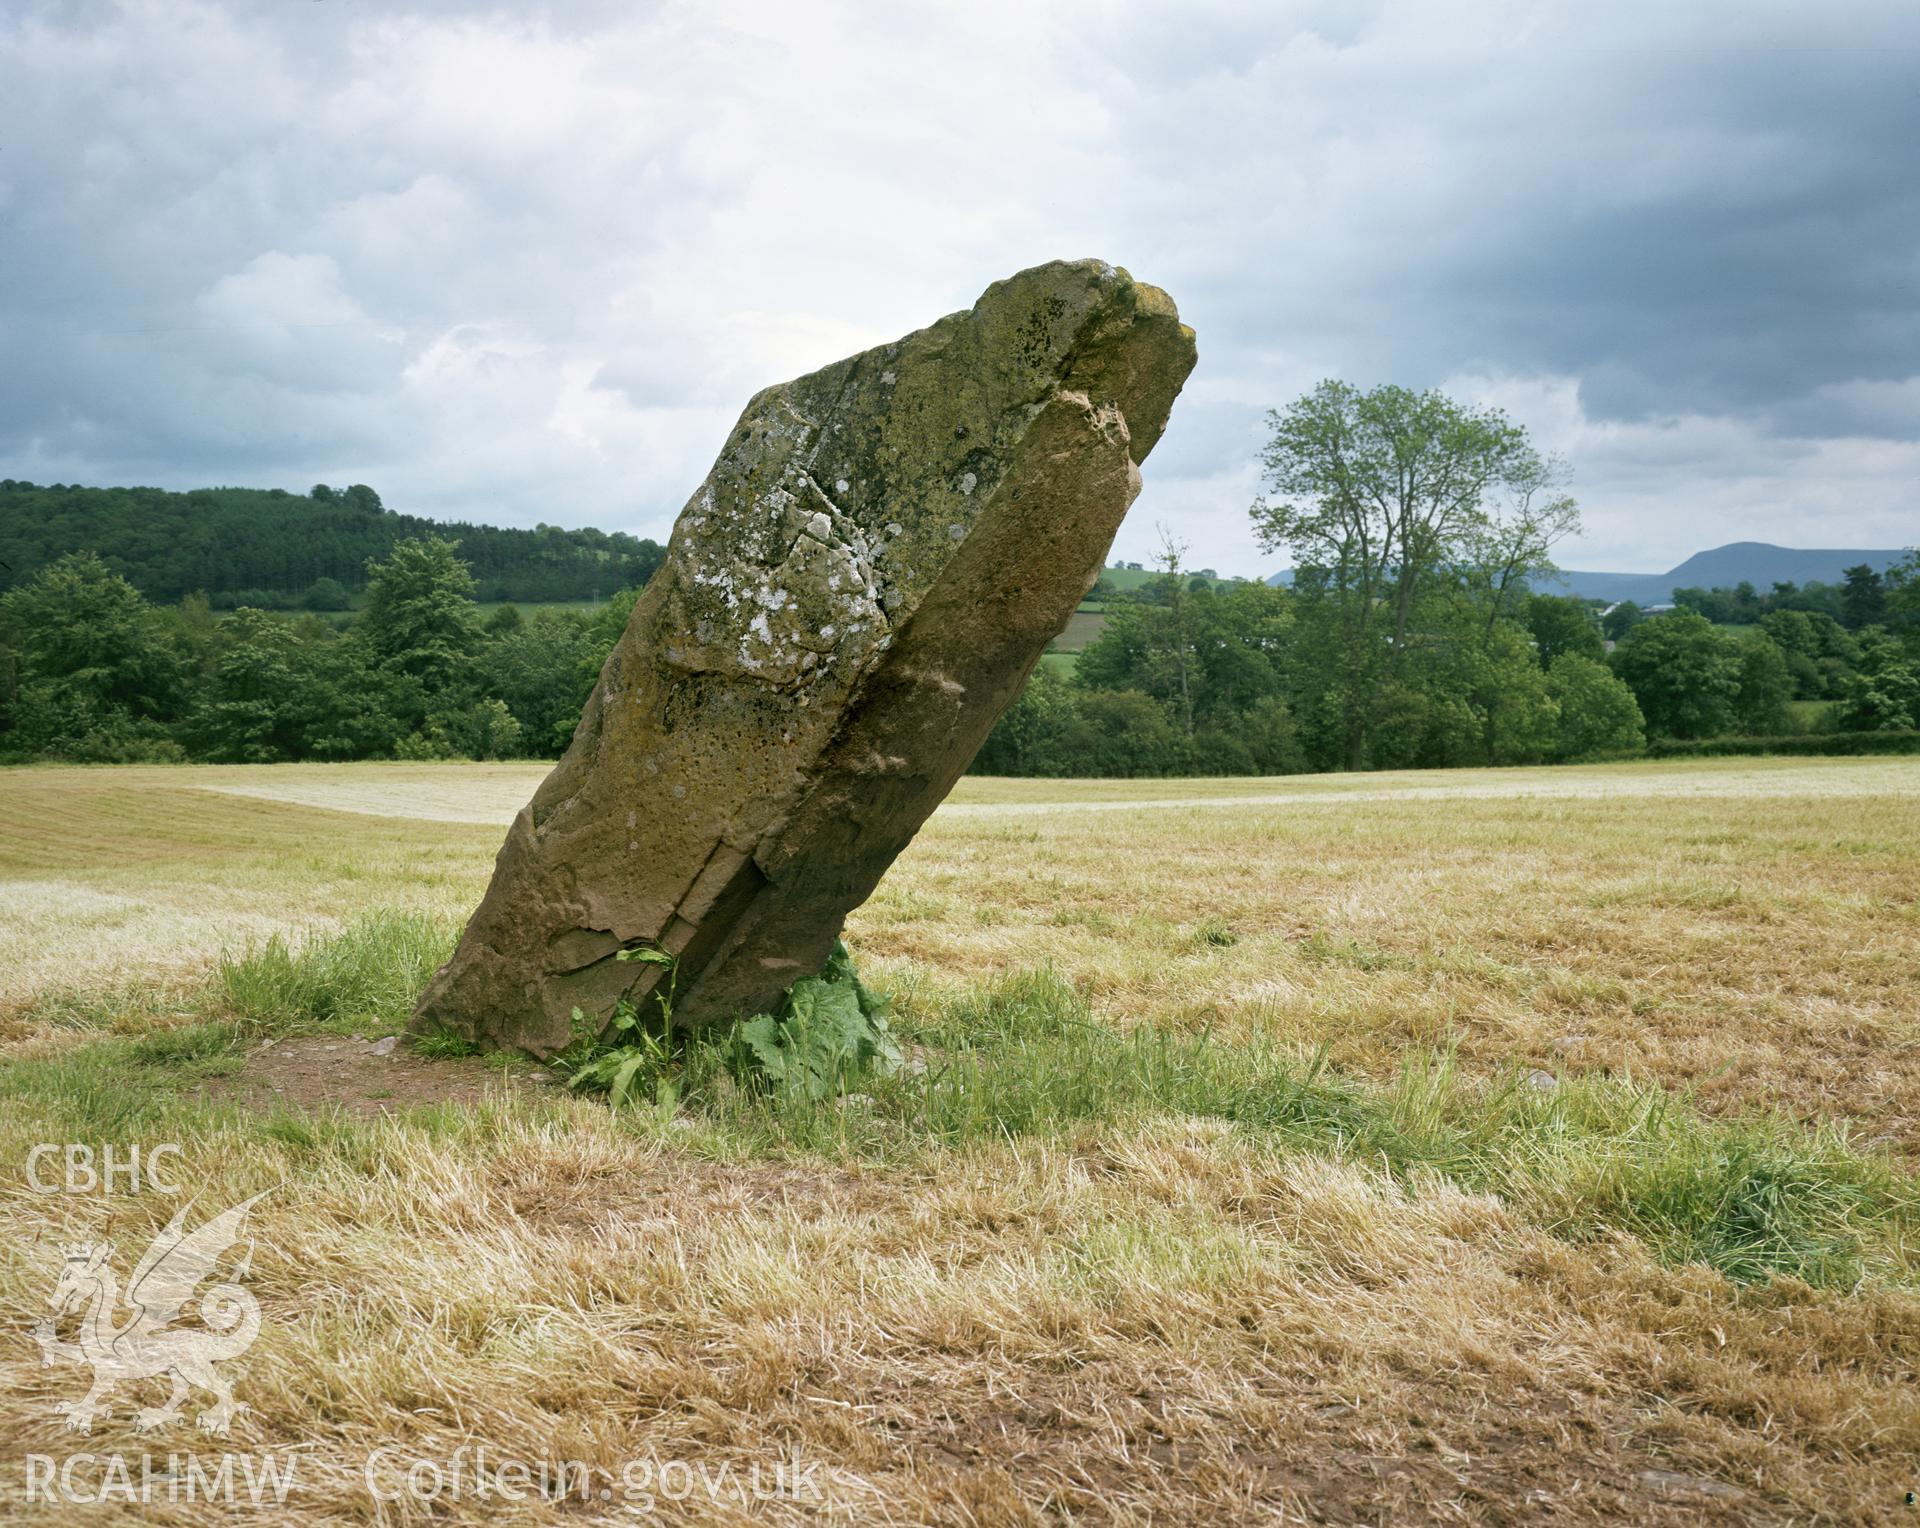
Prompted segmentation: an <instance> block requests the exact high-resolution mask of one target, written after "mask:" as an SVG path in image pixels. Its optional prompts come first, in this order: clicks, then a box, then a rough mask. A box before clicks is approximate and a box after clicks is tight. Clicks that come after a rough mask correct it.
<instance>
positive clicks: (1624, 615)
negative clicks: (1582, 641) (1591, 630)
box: [1600, 600, 1647, 642]
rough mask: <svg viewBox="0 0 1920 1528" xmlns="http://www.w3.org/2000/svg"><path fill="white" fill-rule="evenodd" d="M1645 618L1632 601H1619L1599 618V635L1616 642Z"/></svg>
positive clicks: (1643, 613) (1642, 611)
mask: <svg viewBox="0 0 1920 1528" xmlns="http://www.w3.org/2000/svg"><path fill="white" fill-rule="evenodd" d="M1646 618H1647V613H1646V612H1645V611H1644V610H1642V609H1641V608H1640V607H1639V606H1638V605H1636V604H1635V603H1634V602H1633V601H1632V600H1621V601H1620V603H1619V604H1617V605H1614V606H1612V607H1610V608H1609V609H1608V611H1607V613H1606V614H1605V615H1603V616H1601V617H1600V635H1601V636H1603V637H1605V638H1606V639H1607V640H1608V641H1609V642H1618V641H1620V640H1621V638H1623V637H1625V636H1626V634H1627V633H1628V632H1630V631H1632V630H1633V628H1634V627H1636V626H1638V625H1639V624H1640V623H1641V622H1642V621H1644V620H1645V619H1646Z"/></svg>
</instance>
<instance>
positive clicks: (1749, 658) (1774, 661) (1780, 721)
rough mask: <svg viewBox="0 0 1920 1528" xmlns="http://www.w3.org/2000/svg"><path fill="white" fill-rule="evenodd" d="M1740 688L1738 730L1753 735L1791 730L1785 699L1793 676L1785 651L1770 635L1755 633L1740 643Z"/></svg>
mask: <svg viewBox="0 0 1920 1528" xmlns="http://www.w3.org/2000/svg"><path fill="white" fill-rule="evenodd" d="M1738 646H1739V652H1740V690H1739V694H1738V695H1737V696H1736V697H1735V698H1734V715H1735V718H1736V719H1737V720H1738V722H1739V724H1740V730H1741V731H1742V732H1745V733H1747V734H1748V735H1749V736H1752V737H1774V736H1777V735H1778V734H1780V733H1782V732H1787V731H1789V730H1791V727H1792V721H1791V714H1790V713H1789V712H1788V710H1787V702H1788V701H1789V700H1791V699H1792V698H1793V678H1792V676H1791V675H1790V674H1789V673H1788V671H1787V659H1786V654H1784V653H1783V652H1781V651H1780V649H1779V647H1778V646H1777V645H1775V644H1774V642H1772V641H1771V640H1770V639H1769V638H1767V637H1765V636H1763V635H1761V634H1760V633H1759V632H1754V633H1752V634H1750V635H1748V636H1746V637H1743V638H1742V639H1741V640H1740V642H1739V644H1738Z"/></svg>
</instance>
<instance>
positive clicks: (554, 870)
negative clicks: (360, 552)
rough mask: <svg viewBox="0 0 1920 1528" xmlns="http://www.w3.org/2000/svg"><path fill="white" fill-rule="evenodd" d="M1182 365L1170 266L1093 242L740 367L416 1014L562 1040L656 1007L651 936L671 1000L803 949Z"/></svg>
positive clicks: (923, 799)
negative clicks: (663, 530) (585, 691)
mask: <svg viewBox="0 0 1920 1528" xmlns="http://www.w3.org/2000/svg"><path fill="white" fill-rule="evenodd" d="M1193 364H1194V347H1193V331H1192V330H1190V329H1188V328H1186V327H1185V326H1184V325H1183V324H1181V322H1180V318H1179V314H1178V313H1177V312H1176V311H1175V309H1174V305H1173V302H1172V300H1171V299H1170V298H1168V296H1167V295H1166V294H1165V293H1164V292H1162V291H1160V290H1158V289H1157V288H1155V287H1150V286H1144V285H1142V284H1140V283H1138V282H1136V281H1134V280H1133V278H1132V277H1131V276H1129V275H1128V274H1127V273H1126V272H1125V271H1123V270H1117V269H1115V268H1114V267H1113V266H1111V265H1107V264H1104V263H1102V262H1100V261H1094V260H1082V261H1076V262H1072V263H1056V264H1053V265H1043V266H1039V267H1037V268H1036V269H1033V270H1029V271H1023V272H1021V273H1020V274H1019V275H1017V276H1014V277H1012V278H1011V279H1009V280H1006V281H1002V282H998V283H996V284H995V285H993V286H991V287H989V288H988V289H987V291H986V293H985V294H984V295H983V296H982V297H981V298H980V300H979V302H977V303H976V304H974V306H973V307H972V308H971V309H970V310H969V311H967V312H965V313H955V314H951V315H949V316H948V317H946V318H943V319H941V320H940V321H939V322H938V323H936V324H934V325H933V326H932V327H930V328H927V329H922V330H920V331H919V332H918V333H916V334H910V335H908V336H907V337H906V338H905V339H902V340H897V341H895V342H894V343H893V344H891V345H883V346H881V347H880V348H878V349H876V350H869V351H866V352H864V353H863V354H861V355H857V356H853V357H851V358H850V359H848V360H844V361H839V362H836V363H835V364H834V365H831V366H828V367H826V368H824V369H823V370H820V371H817V372H814V373H813V374H812V375H810V376H805V377H801V378H800V379H799V380H797V381H794V382H788V383H785V384H783V385H781V386H778V387H772V388H768V389H767V390H766V391H764V392H762V393H760V394H759V395H758V396H756V397H755V398H754V399H753V401H752V402H751V403H749V404H748V405H747V409H746V412H745V413H744V414H743V415H742V416H741V418H740V422H739V423H738V424H737V425H736V426H735V427H734V429H733V432H732V434H731V435H730V436H729V437H728V440H727V444H726V447H725V449H724V450H722V451H721V453H720V459H719V460H718V461H717V462H716V463H715V464H714V467H713V471H712V472H711V473H709V474H708V476H707V480H706V482H705V483H704V484H703V485H702V486H701V488H700V491H699V492H698V493H696V494H695V495H694V496H693V499H692V501H691V502H690V503H689V504H688V505H687V507H686V508H685V509H684V510H683V511H682V512H681V514H680V519H679V521H678V523H677V524H676V525H675V526H674V529H673V537H672V540H671V542H670V544H669V546H668V551H667V559H666V562H665V564H664V565H663V566H662V567H661V569H660V571H659V572H658V573H657V574H655V576H654V578H653V581H652V582H651V583H650V584H648V585H647V588H646V590H645V592H644V593H642V595H641V596H640V599H639V602H638V603H637V604H636V605H635V607H634V611H633V617H632V619H631V620H630V621H629V622H628V623H627V629H626V632H625V634H624V635H623V636H622V637H621V638H620V641H619V643H618V645H617V646H615V648H614V650H613V653H612V654H611V656H609V657H608V659H607V662H606V667H605V668H604V669H603V670H602V671H601V674H600V680H599V683H598V684H597V685H596V686H595V688H594V692H593V695H592V697H591V699H589V700H588V702H587V706H586V711H585V713H584V714H583V715H582V716H581V718H580V725H579V728H578V730H577V731H576V732H575V733H574V736H573V743H572V746H571V747H569V748H568V750H567V753H566V756H565V757H564V758H563V759H561V761H560V763H559V764H558V765H557V766H556V767H555V769H554V770H553V773H552V774H550V775H548V776H547V778H546V780H545V781H544V782H543V783H542V785H541V786H540V788H539V790H538V791H537V792H536V793H535V795H534V798H533V800H532V802H531V803H530V804H529V805H528V806H527V807H525V808H524V809H523V810H522V811H521V813H520V815H519V816H518V817H517V818H515V819H514V823H513V827H512V828H511V829H510V830H509V831H508V834H507V841H506V843H505V845H504V846H503V847H502V848H501V850H500V855H499V859H498V861H497V863H496V865H495V867H494V874H493V883H492V885H490V886H489V887H488V889H487V894H486V897H485V899H484V900H483V901H482V902H481V904H480V907H479V910H478V911H477V912H475V913H474V915H473V919H472V921H471V922H470V923H469V924H468V925H467V929H466V932H465V933H464V934H463V935H462V936H461V939H460V944H459V947H458V948H457V949H456V950H455V951H454V954H453V958H452V959H451V960H449V961H448V962H447V964H446V965H445V966H443V967H442V968H441V969H440V971H439V973H438V974H437V975H436V976H435V977H434V979H433V982H432V984H431V985H430V986H429V987H428V988H427V991H426V993H425V995H424V996H423V997H422V998H421V1000H420V1005H419V1007H418V1009H417V1010H416V1011H415V1013H414V1019H413V1025H414V1028H415V1029H417V1030H418V1029H433V1028H446V1029H451V1030H453V1031H455V1032H457V1033H459V1034H462V1035H465V1036H467V1037H469V1038H471V1039H474V1040H477V1041H481V1042H484V1043H487V1044H490V1045H496V1046H513V1047H519V1048H522V1049H525V1050H529V1051H532V1052H534V1053H535V1054H537V1055H547V1054H550V1053H552V1052H553V1051H554V1050H556V1049H558V1048H560V1047H561V1046H563V1045H565V1044H566V1043H567V1040H568V1038H569V1020H570V1017H571V1015H572V1012H573V1010H574V1009H575V1008H579V1009H580V1010H581V1011H582V1013H583V1014H584V1015H586V1016H588V1017H589V1018H590V1019H592V1020H593V1021H595V1022H597V1023H604V1022H605V1021H606V1020H608V1019H609V1018H610V1017H611V1016H612V1014H613V1011H614V1008H615V1005H616V1004H618V1003H619V1002H620V1000H621V999H622V998H626V999H628V1000H630V1001H632V1002H633V1003H634V1004H635V1005H636V1007H640V1006H642V1004H643V1002H644V999H645V998H646V996H647V994H648V993H649V992H650V991H651V990H652V989H653V988H654V987H655V985H656V984H657V983H659V982H660V981H662V980H663V978H664V972H663V971H662V968H661V967H660V966H658V965H655V964H651V963H647V962H640V961H622V960H616V959H615V955H616V952H618V951H620V950H622V949H626V948H631V947H636V946H641V945H652V946H656V947H659V948H662V949H665V950H668V951H670V952H671V953H673V954H674V955H675V956H677V957H678V973H677V990H676V993H675V999H674V1020H675V1023H676V1024H682V1023H685V1024H694V1025H698V1024H703V1023H708V1022H711V1021H714V1020H717V1019H722V1018H725V1017H728V1016H731V1015H739V1014H751V1013H754V1012H757V1011H761V1010H764V1009H766V1008H768V1007H770V1006H771V1005H772V1004H773V1003H774V1002H775V1001H776V1000H777V999H778V997H779V996H780V994H781V993H782V992H783V991H784V990H785V989H786V988H787V987H789V986H790V985H792V983H793V982H794V981H795V980H797V979H798V978H800V977H802V976H805V975H807V974H809V973H811V972H813V971H816V970H818V969H819V967H820V966H821V965H822V963H823V962H824V961H825V960H826V958H827V956H828V954H829V953H830V952H831V951H832V948H833V943H834V940H835V939H836V938H837V937H838V936H839V933H840V928H841V924H842V923H843V921H844V920H845V918H846V915H847V914H848V912H850V911H851V910H852V909H853V908H855V907H857V906H858V905H859V904H860V903H861V902H862V901H864V900H865V899H866V897H867V896H868V895H869V893H871V892H872V890H873V888H874V886H875V884H876V883H877V882H878V881H879V879H880V877H881V875H882V873H883V872H884V871H885V870H886V868H887V866H888V865H890V864H892V863H893V860H894V857H895V856H896V855H898V854H899V852H900V851H901V850H902V849H903V848H905V847H906V845H907V843H908V841H909V840H910V839H911V838H912V837H913V835H914V832H915V831H916V830H917V829H918V828H919V826H920V824H921V823H922V822H924V821H925V820H926V818H927V816H928V815H929V814H930V813H931V812H932V811H933V809H934V808H935V807H936V806H938V805H939V804H940V801H941V799H942V798H943V797H945V795H946V794H947V792H948V791H949V790H950V789H952V787H953V783H954V781H955V780H957V779H958V778H959V776H960V774H961V772H962V771H963V770H965V769H966V767H967V765H968V763H969V762H970V761H971V760H972V758H973V756H974V754H975V753H976V752H977V751H978V750H979V747H980V745H981V743H983V742H984V741H985V740H986V736H987V733H988V731H989V730H990V729H991V728H992V726H993V723H994V721H995V719H996V718H998V716H999V715H1000V713H1001V712H1002V711H1003V710H1005V709H1006V707H1007V706H1008V704H1009V703H1010V702H1011V701H1012V700H1013V699H1014V697H1015V696H1017V695H1018V694H1019V693H1020V688H1021V686H1022V684H1023V683H1024V682H1025V681H1026V678H1027V675H1028V673H1029V672H1031V670H1032V669H1033V666H1034V664H1035V663H1036V662H1038V661H1039V658H1040V654H1041V653H1042V652H1043V651H1045V649H1046V646H1047V643H1048V642H1049V641H1051V640H1052V638H1053V637H1055V636H1056V635H1058V633H1059V632H1060V630H1061V629H1062V628H1063V627H1064V626H1065V624H1066V621H1067V618H1068V616H1070V615H1071V614H1072V613H1073V611H1074V608H1075V607H1076V606H1077V605H1078V604H1079V602H1080V600H1081V599H1082V597H1084V595H1085V594H1086V592H1087V590H1088V589H1089V588H1091V587H1092V585H1093V581H1094V579H1095V578H1096V577H1098V575H1099V571H1100V568H1101V567H1102V565H1103V564H1104V562H1105V560H1106V555H1107V552H1108V549H1109V548H1110V546H1111V545H1112V542H1113V535H1114V532H1115V530H1116V529H1118V527H1119V524H1120V519H1121V516H1122V515H1124V514H1125V513H1126V510H1127V506H1128V505H1129V504H1131V503H1132V502H1133V499H1134V496H1135V495H1136V494H1137V493H1138V492H1139V490H1140V474H1139V470H1138V464H1139V462H1140V461H1141V460H1142V458H1144V457H1145V456H1146V454H1147V452H1148V451H1149V450H1151V449H1152V447H1153V444H1154V442H1155V441H1157V440H1158V439H1159V438H1160V433H1161V431H1162V430H1163V429H1164V428H1165V427H1166V422H1167V414H1168V411H1169V410H1170V409H1171V408H1172V406H1173V400H1174V397H1175V395H1176V394H1177V393H1178V392H1179V391H1180V387H1181V384H1182V383H1183V382H1185V380H1186V377H1187V373H1188V372H1189V371H1191V370H1192V369H1193Z"/></svg>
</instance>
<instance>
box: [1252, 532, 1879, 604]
mask: <svg viewBox="0 0 1920 1528" xmlns="http://www.w3.org/2000/svg"><path fill="white" fill-rule="evenodd" d="M1906 555H1907V554H1906V551H1905V550H1904V549H1902V548H1898V547H1896V548H1893V549H1887V548H1880V549H1877V550H1874V549H1864V548H1854V549H1852V550H1849V549H1847V548H1844V547H1791V546H1775V545H1773V543H1771V542H1768V541H1729V542H1728V543H1727V544H1726V545H1725V546H1717V547H1714V548H1713V549H1712V550H1711V551H1706V552H1695V553H1694V554H1693V555H1692V556H1691V557H1689V558H1688V559H1687V560H1686V561H1685V562H1683V563H1681V564H1680V565H1679V566H1678V567H1675V568H1670V569H1669V570H1668V571H1667V572H1665V573H1605V572H1599V571H1593V570H1588V569H1582V568H1562V569H1561V570H1560V572H1559V575H1558V577H1557V578H1555V579H1553V580H1548V581H1544V582H1543V583H1542V585H1541V588H1542V591H1543V592H1546V591H1548V590H1552V591H1556V592H1559V593H1564V594H1575V595H1578V596H1579V597H1580V598H1581V599H1593V600H1633V601H1634V602H1635V603H1637V604H1641V605H1664V604H1666V603H1668V602H1669V601H1670V600H1672V598H1673V591H1674V590H1675V589H1731V588H1733V587H1734V586H1735V585H1737V584H1740V583H1750V584H1752V585H1753V586H1754V588H1756V589H1758V590H1759V591H1760V592H1761V593H1762V594H1764V593H1766V591H1767V590H1768V589H1770V588H1772V587H1773V586H1774V585H1775V584H1785V583H1794V584H1811V583H1823V584H1837V583H1840V582H1841V581H1842V576H1843V575H1844V573H1845V571H1846V570H1847V569H1848V568H1852V567H1858V566H1859V565H1860V564H1861V563H1863V562H1864V563H1865V564H1866V565H1867V566H1868V567H1870V568H1873V569H1875V570H1877V571H1881V572H1884V571H1885V570H1886V569H1887V568H1889V567H1891V566H1892V565H1893V564H1894V563H1896V562H1899V561H1901V560H1902V559H1903V558H1905V557H1906ZM1267 582H1268V583H1270V584H1290V583H1292V582H1293V570H1292V569H1291V568H1288V569H1286V570H1284V571H1282V572H1279V573H1276V574H1274V575H1273V576H1272V577H1271V578H1269V579H1268V580H1267Z"/></svg>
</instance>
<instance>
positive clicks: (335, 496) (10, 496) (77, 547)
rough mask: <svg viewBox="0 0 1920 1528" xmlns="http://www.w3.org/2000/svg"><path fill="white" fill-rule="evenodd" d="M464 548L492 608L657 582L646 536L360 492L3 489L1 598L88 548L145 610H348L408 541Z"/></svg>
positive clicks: (657, 551)
mask: <svg viewBox="0 0 1920 1528" xmlns="http://www.w3.org/2000/svg"><path fill="white" fill-rule="evenodd" d="M434 535H443V536H448V537H451V538H452V539H453V540H455V541H457V542H458V543H459V544H460V554H461V556H462V557H463V558H465V559H466V561H467V563H468V564H469V566H470V568H471V570H472V573H473V576H474V579H475V592H476V593H477V595H478V596H479V598H480V599H481V600H482V601H484V602H486V603H496V602H499V601H503V600H519V601H526V602H539V601H566V600H595V599H605V598H607V597H608V596H610V595H611V594H613V593H614V591H615V590H618V589H622V588H629V587H637V586H639V585H641V584H644V583H646V581H647V580H648V579H649V578H651V577H652V576H653V571H654V569H655V568H657V567H658V566H659V565H660V561H661V558H662V557H663V556H664V555H665V554H664V553H663V552H662V550H661V548H660V547H659V545H658V544H657V543H655V542H653V541H651V540H649V539H646V538H642V537H635V536H630V535H627V534H626V533H625V532H621V531H615V532H612V533H609V532H606V531H598V530H591V529H588V530H562V529H561V528H560V527H559V526H557V525H541V526H537V527H536V528H534V529H533V530H524V529H508V528H504V527H500V526H491V525H469V524H465V523H457V524H450V525H442V524H438V523H436V522H434V521H430V520H423V519H420V518H419V517H418V516H414V515H404V514H396V513H395V512H394V511H392V510H390V509H387V508H386V507H385V506H384V505H382V503H381V502H380V495H379V494H378V493H376V492H374V490H373V489H371V488H369V487H367V486H366V485H365V484H364V483H356V484H354V485H353V486H351V487H349V488H342V489H335V488H331V487H329V486H328V485H327V484H325V483H319V484H316V485H315V486H314V488H313V489H312V491H311V492H309V493H306V494H292V493H288V492H287V491H286V490H284V489H280V488H266V489H261V488H197V489H194V490H193V491H192V492H190V493H170V492H167V491H166V490H164V489H159V488H80V487H73V486H68V485H65V484H60V483H55V484H53V485H52V486H50V487H40V486H37V485H35V484H33V483H26V482H20V481H16V480H15V479H12V478H6V479H0V590H4V589H6V588H7V587H9V586H12V585H18V584H20V583H23V582H24V581H26V580H27V579H30V578H32V577H33V576H34V574H35V573H37V572H39V570H40V569H42V568H45V567H48V566H50V565H51V564H53V563H55V562H57V561H59V560H60V558H62V557H64V556H66V555H67V554H69V553H71V552H83V551H92V552H95V553H97V554H98V555H99V556H100V557H101V559H102V561H103V562H104V563H105V564H106V566H107V567H108V568H110V569H111V570H112V571H114V572H116V573H118V574H120V575H121V576H122V577H123V578H125V579H126V580H127V581H128V582H129V583H131V584H132V585H133V587H134V588H136V589H138V590H139V591H140V592H141V593H142V594H144V595H145V596H146V597H147V598H148V599H150V600H157V601H161V602H165V603H172V602H174V601H177V600H180V599H184V598H185V597H186V596H187V595H189V594H191V593H196V592H197V593H202V594H205V595H206V596H207V598H208V602H209V603H210V604H211V605H212V606H213V607H214V608H215V609H228V610H231V609H236V608H238V607H240V606H252V607H254V608H256V609H262V610H315V611H343V610H346V609H348V608H349V607H350V605H351V604H352V603H353V600H354V597H355V596H356V595H357V594H359V593H360V591H361V590H362V589H364V587H365V585H366V582H367V577H368V575H367V566H368V563H369V562H370V561H373V560H376V559H380V558H384V557H387V556H389V555H390V554H391V553H392V551H393V549H394V547H395V546H397V545H398V544H399V543H400V542H402V541H405V540H409V539H414V538H419V537H423V536H434Z"/></svg>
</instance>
